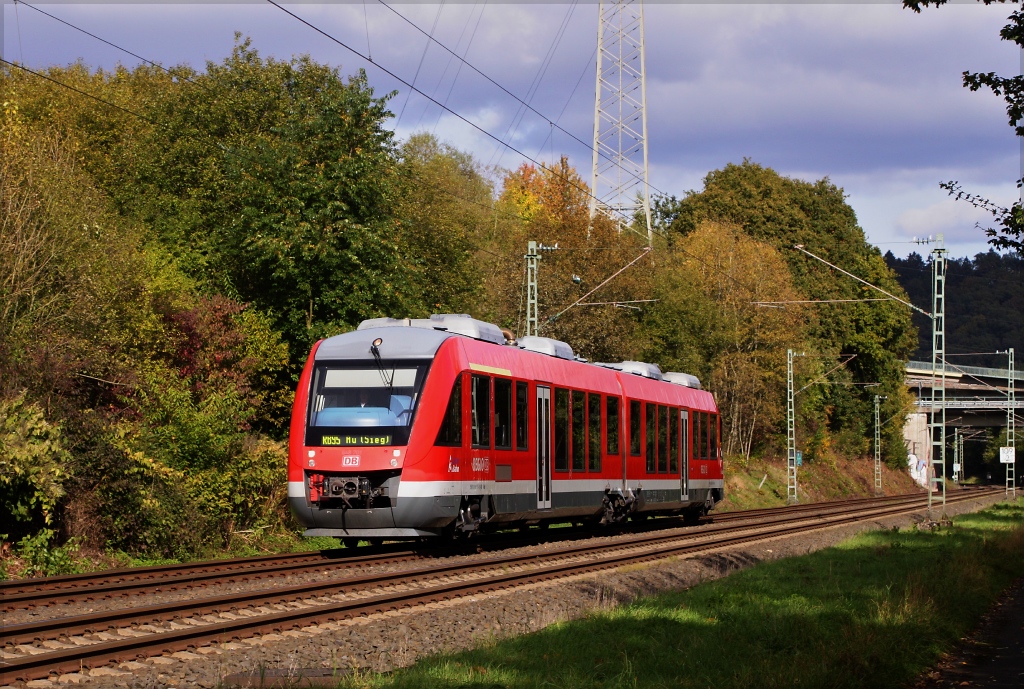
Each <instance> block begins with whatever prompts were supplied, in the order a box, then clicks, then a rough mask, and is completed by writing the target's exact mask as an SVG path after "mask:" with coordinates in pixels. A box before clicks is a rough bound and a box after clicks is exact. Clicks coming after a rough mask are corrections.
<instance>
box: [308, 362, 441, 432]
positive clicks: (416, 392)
mask: <svg viewBox="0 0 1024 689" xmlns="http://www.w3.org/2000/svg"><path fill="white" fill-rule="evenodd" d="M429 367H430V363H429V362H425V361H386V360H385V361H382V362H381V366H379V367H378V366H377V365H376V364H375V363H374V362H373V361H357V362H340V361H325V362H323V363H317V364H316V366H315V368H314V369H313V377H312V384H311V388H310V395H309V414H308V419H309V425H308V426H307V427H306V445H307V446H333V445H343V446H373V445H406V444H408V442H409V430H410V427H411V426H412V419H413V415H414V414H415V412H416V403H417V402H418V401H419V396H420V391H421V390H422V389H423V380H424V379H425V378H426V377H427V370H428V369H429Z"/></svg>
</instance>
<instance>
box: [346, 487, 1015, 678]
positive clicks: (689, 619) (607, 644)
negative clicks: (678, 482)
mask: <svg viewBox="0 0 1024 689" xmlns="http://www.w3.org/2000/svg"><path fill="white" fill-rule="evenodd" d="M1022 553H1024V500H1018V501H1017V502H1016V504H1012V505H1011V504H1000V505H997V506H994V507H992V508H989V509H986V510H984V511H982V512H978V513H975V514H970V515H963V516H960V517H957V519H956V521H955V524H954V525H953V526H952V527H950V528H945V529H940V530H938V531H933V532H923V531H917V530H916V529H912V530H902V531H875V532H870V533H865V534H862V535H860V536H857V537H855V538H853V539H852V540H850V541H848V542H846V543H843V544H842V545H840V546H837V547H833V548H829V549H826V550H821V551H818V552H816V553H812V554H809V555H806V556H803V557H797V558H790V559H786V560H780V561H777V562H773V563H767V564H763V565H759V566H757V567H754V568H751V569H748V570H744V571H741V572H738V573H736V574H733V575H731V576H729V577H727V578H725V579H722V580H719V581H715V582H711V583H707V584H703V585H700V586H696V587H694V588H692V589H689V590H686V591H679V592H673V593H669V594H664V595H660V596H655V597H650V598H644V599H641V600H638V601H636V602H634V603H632V604H630V605H627V606H623V607H620V608H618V609H615V610H611V611H606V612H599V613H594V614H591V615H589V616H588V617H586V618H584V619H581V620H576V621H572V622H565V623H559V624H555V625H552V626H550V627H547V628H545V629H544V630H542V631H540V632H537V633H534V634H529V635H526V636H521V637H516V638H510V639H504V640H491V641H490V642H487V643H485V644H484V645H483V646H482V647H480V648H477V649H474V650H471V651H466V652H461V653H455V654H442V655H437V656H433V657H430V658H426V659H424V660H421V661H420V662H419V663H417V664H416V665H413V666H411V667H409V668H406V669H403V670H400V671H396V672H395V673H394V674H391V675H366V674H359V675H356V676H354V677H352V678H350V679H349V680H348V681H347V682H346V683H345V684H343V685H342V686H344V687H403V688H404V687H410V688H413V687H436V686H445V687H461V688H469V687H475V688H483V687H514V688H520V687H522V688H526V687H716V688H718V687H791V686H800V687H899V686H901V685H904V684H905V683H906V682H907V681H908V680H910V679H912V678H913V677H915V676H916V675H917V674H918V673H920V672H921V671H922V670H924V669H925V668H927V667H929V666H930V665H931V664H933V663H934V662H935V661H936V659H937V658H938V656H939V654H940V653H941V652H942V651H943V650H945V649H947V648H949V647H950V646H951V645H952V644H953V643H955V642H956V640H957V639H959V638H960V637H961V636H963V635H964V634H966V633H967V632H968V631H969V630H970V629H971V628H972V627H973V626H974V625H975V624H976V623H977V621H978V619H979V617H980V616H981V614H982V613H983V612H984V611H985V610H987V609H988V607H989V606H990V605H991V604H992V602H993V601H994V599H995V598H996V597H997V596H998V595H999V593H1000V592H1001V591H1003V590H1004V589H1005V588H1006V587H1007V586H1008V585H1009V584H1010V583H1011V582H1012V581H1013V580H1014V579H1016V578H1017V577H1020V576H1024V556H1022Z"/></svg>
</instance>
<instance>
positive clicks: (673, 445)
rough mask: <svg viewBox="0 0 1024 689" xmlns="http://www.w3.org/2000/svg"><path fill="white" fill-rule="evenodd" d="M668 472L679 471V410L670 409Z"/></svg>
mask: <svg viewBox="0 0 1024 689" xmlns="http://www.w3.org/2000/svg"><path fill="white" fill-rule="evenodd" d="M668 414H669V417H668V421H669V424H668V472H669V473H670V474H676V473H678V472H679V410H678V409H675V408H673V409H669V410H668Z"/></svg>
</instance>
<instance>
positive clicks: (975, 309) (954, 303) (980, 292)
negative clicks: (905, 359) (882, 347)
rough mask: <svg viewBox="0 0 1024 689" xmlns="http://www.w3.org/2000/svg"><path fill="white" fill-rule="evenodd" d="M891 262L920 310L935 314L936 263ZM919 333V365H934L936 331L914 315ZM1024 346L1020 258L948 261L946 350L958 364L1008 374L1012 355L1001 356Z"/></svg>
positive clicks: (1023, 265) (914, 257)
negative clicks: (1006, 369)
mask: <svg viewBox="0 0 1024 689" xmlns="http://www.w3.org/2000/svg"><path fill="white" fill-rule="evenodd" d="M885 262H886V263H887V264H888V265H889V267H890V268H891V269H892V270H893V272H895V273H896V276H897V277H898V278H899V281H900V285H902V286H903V289H905V290H906V292H907V296H909V297H910V301H911V302H913V303H914V304H917V305H919V306H921V308H924V309H925V310H931V306H930V305H931V301H932V264H931V257H930V256H929V257H928V258H927V259H925V258H922V257H921V256H920V255H919V254H917V253H912V254H910V255H909V256H907V257H906V258H896V257H895V256H893V254H892V252H888V253H886V255H885ZM914 323H915V325H917V328H918V340H917V348H916V349H915V350H914V352H913V353H912V354H911V358H912V359H914V360H915V361H931V356H932V355H931V352H932V326H931V321H929V320H928V318H927V317H926V316H924V315H923V314H914ZM1021 343H1024V259H1021V257H1020V255H1019V254H1014V253H1010V254H999V253H996V252H995V251H992V250H989V251H988V252H986V253H983V254H976V255H975V256H974V258H973V259H972V258H967V257H964V258H950V259H947V261H946V347H947V349H948V351H949V352H950V353H951V354H959V355H965V354H974V353H978V356H970V357H967V356H963V357H957V358H956V360H955V361H954V362H953V363H958V364H967V365H969V366H988V367H991V368H1006V355H1005V354H995V352H997V351H1006V350H1007V349H1008V348H1010V347H1015V348H1017V349H1018V350H1019V349H1020V347H1021Z"/></svg>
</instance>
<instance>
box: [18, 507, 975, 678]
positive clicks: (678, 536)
mask: <svg viewBox="0 0 1024 689" xmlns="http://www.w3.org/2000/svg"><path fill="white" fill-rule="evenodd" d="M985 494H986V493H983V492H982V491H970V492H965V493H964V494H962V495H956V496H954V497H952V498H948V502H954V503H955V502H959V501H961V500H971V499H974V498H976V497H979V496H981V495H985ZM844 503H845V504H844ZM844 503H830V504H828V506H827V509H826V510H824V511H821V510H820V509H819V510H818V511H817V512H815V511H812V510H794V509H790V510H770V511H769V512H771V514H769V515H761V516H760V517H758V516H751V515H750V514H749V513H735V514H736V515H737V516H736V518H733V519H729V520H726V521H740V519H745V520H746V522H747V523H742V524H734V525H731V526H730V525H728V524H712V525H709V526H708V527H707V528H704V529H697V530H686V531H684V532H676V533H647V534H640V535H631V536H629V537H625V538H621V539H619V540H617V541H616V542H614V543H612V544H608V543H602V544H586V543H583V544H576V545H571V546H566V547H562V548H557V549H551V550H547V551H544V552H541V553H537V552H534V553H529V554H518V555H503V556H497V557H488V558H483V559H475V560H472V561H470V562H459V563H450V564H440V565H438V564H436V563H435V564H434V565H432V566H427V567H418V568H410V569H403V570H400V571H396V572H390V573H384V574H374V575H369V576H358V575H357V576H349V577H344V578H338V579H333V580H330V581H321V582H314V583H312V584H301V585H295V586H288V587H279V588H274V589H265V590H261V591H250V592H242V593H237V594H231V595H225V596H212V597H208V598H200V599H192V600H187V601H178V602H173V603H162V604H157V605H150V606H144V607H136V608H133V609H128V610H117V611H111V612H103V613H95V614H90V615H79V616H75V617H65V618H58V619H51V620H43V621H39V622H31V623H26V624H20V625H8V626H5V627H4V628H3V630H2V632H0V644H2V648H3V650H2V654H3V657H2V659H0V684H9V683H11V682H14V681H16V680H18V679H21V680H30V679H37V678H42V677H47V676H49V675H51V674H53V673H61V672H70V671H77V670H79V669H81V668H84V667H96V666H99V665H104V664H106V663H109V662H111V661H124V660H134V659H136V658H138V657H140V656H142V657H145V656H153V655H161V654H163V653H165V652H168V651H178V650H185V649H188V648H193V647H202V646H204V645H208V644H211V643H222V642H225V641H230V640H232V639H238V638H245V637H249V636H255V635H259V634H264V633H268V632H279V631H284V630H288V629H292V628H297V627H304V626H305V627H308V626H311V625H316V624H322V623H324V622H331V621H338V620H342V619H346V618H350V617H353V616H360V615H367V614H372V613H377V612H385V611H388V610H393V609H397V608H403V607H410V606H415V605H421V604H425V603H430V602H434V601H439V600H445V599H450V598H454V597H459V596H466V595H473V594H475V593H482V592H487V591H493V590H497V589H503V588H508V587H512V586H519V585H523V584H528V583H533V582H538V581H546V580H550V579H556V578H562V577H566V576H572V575H577V574H584V573H588V572H593V571H598V570H602V569H609V568H614V567H619V566H622V565H624V564H629V563H636V562H643V561H648V560H654V559H660V558H664V557H669V556H672V555H681V554H686V553H692V552H697V551H701V550H708V549H713V548H721V547H725V546H729V545H736V544H739V543H744V542H748V541H753V540H761V539H765V538H772V537H777V536H782V535H788V534H792V533H798V532H801V531H808V530H813V529H815V528H823V527H827V526H835V525H839V524H845V523H850V522H854V521H862V520H866V519H873V518H880V517H885V516H893V515H896V514H900V513H903V512H907V511H912V510H918V509H920V508H921V507H923V506H924V504H925V503H926V498H925V496H912V497H907V496H903V497H901V498H898V499H889V500H886V501H883V502H881V503H879V502H878V501H872V500H856V501H844ZM818 507H819V508H820V507H821V505H819V506H818ZM740 515H743V516H742V517H741V516H740Z"/></svg>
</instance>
